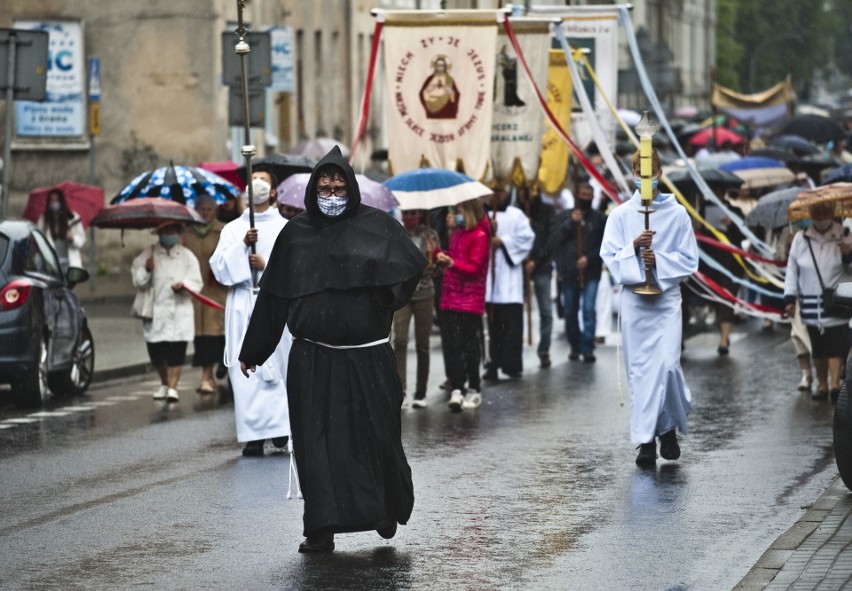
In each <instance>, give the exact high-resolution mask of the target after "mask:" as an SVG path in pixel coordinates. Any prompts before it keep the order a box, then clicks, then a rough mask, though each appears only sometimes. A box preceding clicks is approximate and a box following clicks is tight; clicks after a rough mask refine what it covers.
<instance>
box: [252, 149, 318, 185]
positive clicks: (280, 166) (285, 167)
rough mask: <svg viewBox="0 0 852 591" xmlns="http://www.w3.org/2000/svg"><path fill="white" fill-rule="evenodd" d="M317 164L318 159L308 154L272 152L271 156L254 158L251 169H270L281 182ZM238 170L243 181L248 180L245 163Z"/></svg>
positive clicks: (308, 170) (311, 168)
mask: <svg viewBox="0 0 852 591" xmlns="http://www.w3.org/2000/svg"><path fill="white" fill-rule="evenodd" d="M316 164H317V162H316V160H312V159H311V158H308V157H307V156H295V155H293V154H272V155H271V156H264V157H263V158H258V159H257V160H254V159H253V160H252V163H251V169H252V170H253V171H255V172H257V171H259V170H266V171H269V172H271V173H272V174H274V175H275V178H276V179H278V182H279V183H280V182H281V181H283V180H284V179H286V178H287V177H288V176H290V175H291V174H297V173H300V172H311V171H313V169H314V166H316ZM236 172H237V174H238V175H239V177H240V178H241V179H242V180H243V182H246V167H245V165H243V166H240V167H239V168H237V170H236Z"/></svg>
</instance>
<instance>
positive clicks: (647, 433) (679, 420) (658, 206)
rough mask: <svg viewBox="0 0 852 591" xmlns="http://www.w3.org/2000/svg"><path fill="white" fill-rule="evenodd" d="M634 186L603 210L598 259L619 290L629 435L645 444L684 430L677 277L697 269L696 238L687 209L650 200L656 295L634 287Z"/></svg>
mask: <svg viewBox="0 0 852 591" xmlns="http://www.w3.org/2000/svg"><path fill="white" fill-rule="evenodd" d="M640 209H642V205H641V199H640V197H639V193H638V192H635V193H634V194H633V196H632V197H631V198H630V200H629V201H626V202H625V203H623V204H622V205H620V206H618V207H617V208H616V209H615V210H613V212H612V213H611V214H610V215H609V217H608V219H607V223H606V229H605V230H604V238H603V244H602V245H601V258H603V261H604V264H605V265H606V266H607V269H609V271H610V273H611V275H612V280H613V282H614V283H617V284H621V285H623V286H624V290H623V291H622V293H621V330H622V335H623V337H622V338H623V343H624V364H625V366H626V368H627V381H628V383H629V385H630V402H631V413H630V438H631V440H632V441H633V443H634V444H637V445H638V444H641V443H649V442H651V441H653V439H654V436H655V435H657V436H658V435H662V434H663V433H666V432H668V431H671V430H672V429H674V428H675V427H678V428H679V429H680V431H681V433H683V434H684V435H686V433H687V427H686V415H687V414H688V413H689V411H690V410H691V408H692V394H691V393H690V391H689V387H688V386H687V385H686V380H685V379H684V377H683V370H682V369H681V366H680V351H681V335H682V331H683V327H682V326H681V297H680V283H681V281H683V280H684V279H686V278H687V277H689V276H690V275H692V274H693V273H694V272H695V271H697V270H698V245H697V243H696V240H695V234H694V233H693V230H692V224H691V222H690V219H689V215H688V214H687V212H686V209H684V208H683V207H682V206H681V205H680V204H679V203H677V201H676V200H675V197H674V196H673V195H670V194H660V195H659V196H658V197H657V199H656V200H655V201H654V204H653V209H654V210H655V211H654V213H652V214H651V216H650V228H651V230H654V231H655V232H656V234H654V239H653V243H652V245H651V247H652V249H653V250H654V256H655V259H656V268H655V270H654V273H653V274H654V278H655V280H656V283H657V285H658V286H659V287H660V288H661V289H662V290H663V293H662V294H661V295H656V296H648V295H637V294H635V293H633V291H632V289H631V287H634V286H636V285H639V284H644V283H645V267H644V263H643V262H642V258H641V257H640V256H639V254H638V253H637V252H636V251H635V250H634V248H633V239H634V238H636V237H638V236H639V235H640V234H641V233H642V231H643V230H644V229H645V216H644V215H643V214H642V213H641V212H640V211H639V210H640Z"/></svg>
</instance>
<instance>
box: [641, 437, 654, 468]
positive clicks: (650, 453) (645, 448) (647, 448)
mask: <svg viewBox="0 0 852 591" xmlns="http://www.w3.org/2000/svg"><path fill="white" fill-rule="evenodd" d="M637 449H638V450H639V455H637V456H636V465H637V466H639V467H640V468H653V467H654V466H656V465H657V442H656V441H651V443H643V444H642V445H640V446H639V447H638V448H637Z"/></svg>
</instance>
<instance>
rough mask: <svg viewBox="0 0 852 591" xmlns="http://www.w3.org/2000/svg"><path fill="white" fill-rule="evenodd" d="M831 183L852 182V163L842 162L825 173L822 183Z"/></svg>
mask: <svg viewBox="0 0 852 591" xmlns="http://www.w3.org/2000/svg"><path fill="white" fill-rule="evenodd" d="M832 183H852V164H844V165H843V166H841V167H840V168H836V169H834V170H832V171H830V172H829V173H828V174H826V175H825V178H824V179H823V181H822V184H823V185H830V184H832Z"/></svg>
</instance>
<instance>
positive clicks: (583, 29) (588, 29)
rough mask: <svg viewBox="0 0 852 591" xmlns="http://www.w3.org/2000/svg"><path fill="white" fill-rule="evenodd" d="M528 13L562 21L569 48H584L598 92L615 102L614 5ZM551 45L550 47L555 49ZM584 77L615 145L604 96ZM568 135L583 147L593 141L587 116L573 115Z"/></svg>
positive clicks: (612, 121) (548, 8) (538, 9)
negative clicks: (598, 84)
mask: <svg viewBox="0 0 852 591" xmlns="http://www.w3.org/2000/svg"><path fill="white" fill-rule="evenodd" d="M529 14H531V15H533V14H535V15H539V16H541V15H548V16H556V17H560V18H561V19H562V31H563V32H564V33H565V37H566V38H567V39H568V43H569V44H570V45H571V48H572V49H585V50H587V52H588V53H586V57H587V58H588V59H589V63H590V64H591V66H592V69H593V70H594V71H595V74H596V76H597V78H598V82H600V85H601V90H602V91H603V92H604V93H605V94H606V96H608V97H609V98H610V100H612V101H615V99H616V98H617V97H618V55H619V54H618V7H617V6H589V5H583V6H558V7H553V6H533V7H532V8H531V9H530V12H529ZM558 46H559V45H558V43H554V45H553V47H554V48H556V47H558ZM582 73H583V74H584V80H583V86H584V87H585V89H586V93H587V94H588V96H589V100H591V102H592V105H593V106H594V108H595V113H597V117H598V120H599V121H600V124H601V127H602V128H603V130H604V133H605V134H606V137H607V139H608V140H609V142H610V143H612V144H614V143H615V129H616V121H615V118H614V117H613V116H612V113H610V111H609V107H608V106H607V104H606V101H605V100H604V99H603V97H601V96H599V93H598V92H597V89H596V88H595V84H594V81H593V80H592V79H591V77H589V76H587V75H585V74H586V73H585V70H584V71H583V72H582ZM572 119H573V126H572V127H573V130H572V132H571V135H572V136H573V137H574V139H575V141H576V142H577V143H578V144H580V146H582V147H584V148H585V147H586V146H587V145H588V144H589V142H591V140H592V130H591V129H590V127H589V125H588V123H586V116H585V115H584V114H583V113H582V112H580V111H578V112H576V113H574V114H573V115H572Z"/></svg>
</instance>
